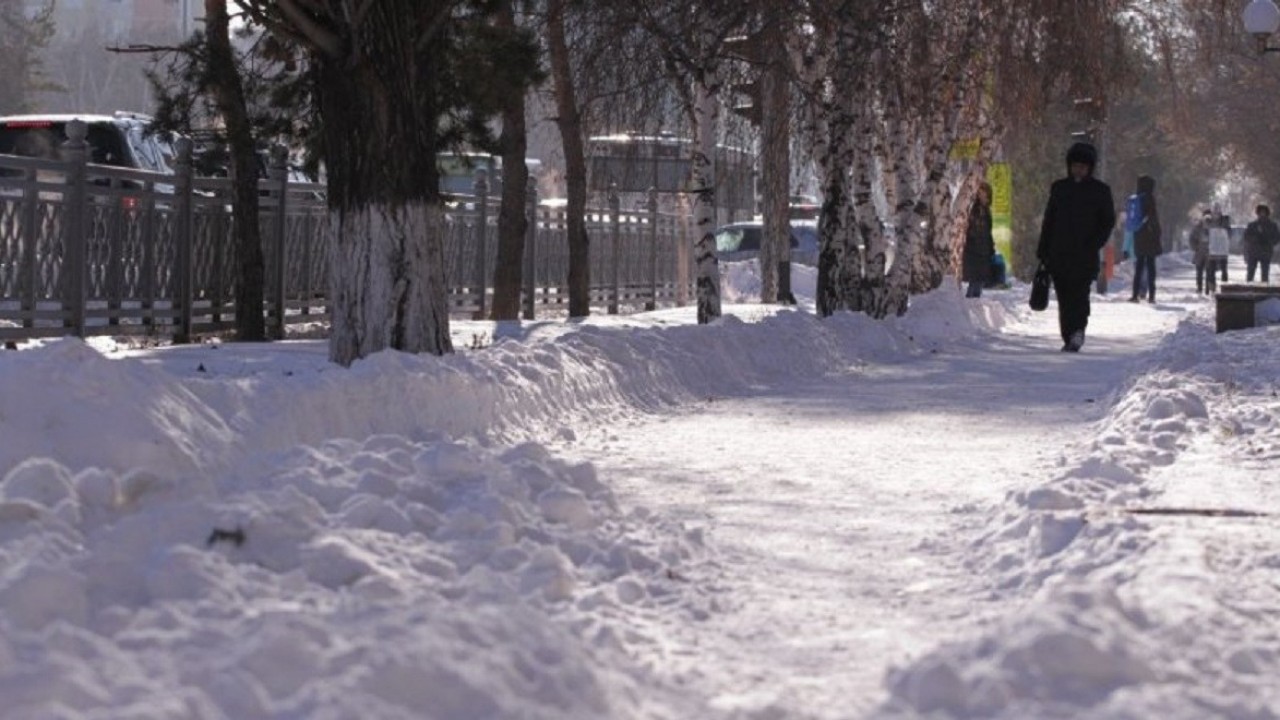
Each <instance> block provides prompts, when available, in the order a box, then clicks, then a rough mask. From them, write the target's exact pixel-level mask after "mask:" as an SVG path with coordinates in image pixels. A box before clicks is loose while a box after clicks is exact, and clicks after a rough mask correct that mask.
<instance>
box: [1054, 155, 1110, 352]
mask: <svg viewBox="0 0 1280 720" xmlns="http://www.w3.org/2000/svg"><path fill="white" fill-rule="evenodd" d="M1097 164H1098V151H1097V150H1096V149H1095V148H1094V147H1093V145H1090V144H1089V143H1083V142H1078V143H1076V144H1074V145H1072V146H1071V149H1070V150H1068V151H1067V177H1065V178H1062V179H1061V180H1057V181H1055V182H1054V183H1053V185H1052V186H1051V187H1050V188H1049V202H1048V203H1047V204H1046V205H1045V209H1044V219H1043V220H1042V221H1041V223H1040V243H1039V245H1037V247H1036V257H1037V258H1039V259H1040V262H1041V263H1042V264H1043V265H1044V266H1045V268H1046V269H1048V271H1049V274H1050V275H1051V276H1052V277H1053V290H1054V295H1055V296H1056V297H1057V299H1058V329H1059V331H1060V332H1061V333H1062V342H1063V345H1062V349H1063V351H1065V352H1079V351H1080V348H1081V347H1082V346H1083V345H1084V331H1085V328H1086V327H1087V326H1088V325H1089V286H1090V285H1091V284H1092V283H1093V281H1094V279H1095V278H1096V277H1097V276H1098V270H1099V267H1100V261H1099V256H1098V254H1099V252H1100V251H1101V250H1102V248H1103V246H1104V245H1106V244H1107V239H1108V238H1109V237H1111V229H1112V228H1113V227H1115V224H1116V206H1115V201H1114V200H1112V198H1111V188H1110V187H1108V186H1107V184H1106V183H1104V182H1102V181H1101V180H1099V179H1097V178H1095V177H1094V176H1093V169H1094V168H1095V167H1096V166H1097Z"/></svg>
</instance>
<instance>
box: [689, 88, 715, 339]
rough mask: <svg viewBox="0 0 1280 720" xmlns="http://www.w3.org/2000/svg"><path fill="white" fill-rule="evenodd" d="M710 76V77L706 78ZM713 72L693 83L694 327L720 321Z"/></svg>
mask: <svg viewBox="0 0 1280 720" xmlns="http://www.w3.org/2000/svg"><path fill="white" fill-rule="evenodd" d="M708 76H711V77H708ZM712 78H714V71H704V73H703V74H702V75H700V76H699V77H697V78H696V79H695V80H694V83H695V87H694V94H695V100H694V108H693V120H694V123H693V124H694V132H695V134H696V137H697V143H696V145H695V148H694V151H693V163H692V164H693V186H694V187H695V188H697V206H696V207H695V208H694V214H693V217H694V232H696V233H697V234H698V242H697V245H695V246H694V261H695V262H696V263H697V267H698V281H697V286H698V323H699V324H706V323H709V322H711V321H712V320H715V319H716V318H719V317H720V261H719V258H717V257H716V236H715V228H716V171H715V162H714V158H715V150H716V124H717V120H718V119H719V111H718V108H719V103H718V102H717V101H716V85H715V82H714V80H713V79H712Z"/></svg>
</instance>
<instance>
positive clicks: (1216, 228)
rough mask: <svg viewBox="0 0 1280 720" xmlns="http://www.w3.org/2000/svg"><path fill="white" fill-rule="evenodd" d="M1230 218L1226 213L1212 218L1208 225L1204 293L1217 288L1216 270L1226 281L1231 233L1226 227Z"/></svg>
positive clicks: (1210, 293)
mask: <svg viewBox="0 0 1280 720" xmlns="http://www.w3.org/2000/svg"><path fill="white" fill-rule="evenodd" d="M1230 222H1231V220H1230V218H1228V217H1227V216H1226V215H1219V216H1218V217H1216V218H1214V219H1213V221H1212V223H1211V224H1210V226H1209V263H1208V267H1207V270H1208V272H1206V273H1205V276H1204V288H1205V293H1206V294H1209V295H1212V294H1213V293H1214V292H1216V291H1217V289H1218V271H1219V270H1221V271H1222V281H1223V282H1226V281H1227V253H1229V252H1230V251H1231V235H1230V234H1228V232H1227V228H1229V227H1231V226H1230V225H1229V224H1228V223H1230Z"/></svg>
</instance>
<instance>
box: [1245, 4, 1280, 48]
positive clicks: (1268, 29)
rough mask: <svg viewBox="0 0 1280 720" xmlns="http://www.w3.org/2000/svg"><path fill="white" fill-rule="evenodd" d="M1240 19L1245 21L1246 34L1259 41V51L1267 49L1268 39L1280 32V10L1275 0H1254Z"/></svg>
mask: <svg viewBox="0 0 1280 720" xmlns="http://www.w3.org/2000/svg"><path fill="white" fill-rule="evenodd" d="M1240 18H1241V19H1242V20H1243V21H1244V29H1245V32H1247V33H1249V34H1250V35H1252V36H1253V37H1254V38H1255V39H1256V40H1257V43H1258V48H1259V50H1261V49H1263V48H1265V47H1266V45H1267V38H1269V37H1270V36H1271V35H1272V34H1273V33H1275V32H1276V31H1277V30H1280V8H1278V7H1276V4H1275V2H1274V0H1252V2H1250V3H1249V4H1248V5H1246V6H1245V8H1244V12H1243V13H1241V15H1240Z"/></svg>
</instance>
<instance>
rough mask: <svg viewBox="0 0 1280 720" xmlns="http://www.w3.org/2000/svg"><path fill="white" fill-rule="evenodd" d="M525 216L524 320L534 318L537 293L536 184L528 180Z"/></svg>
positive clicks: (532, 180)
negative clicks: (526, 222) (526, 225)
mask: <svg viewBox="0 0 1280 720" xmlns="http://www.w3.org/2000/svg"><path fill="white" fill-rule="evenodd" d="M525 214H526V215H527V216H528V217H529V226H528V228H527V229H526V231H525V238H524V319H525V320H532V319H533V317H534V293H536V292H537V288H538V285H537V281H538V279H537V272H538V182H537V181H536V180H534V179H533V178H529V190H528V191H527V192H526V193H525Z"/></svg>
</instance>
